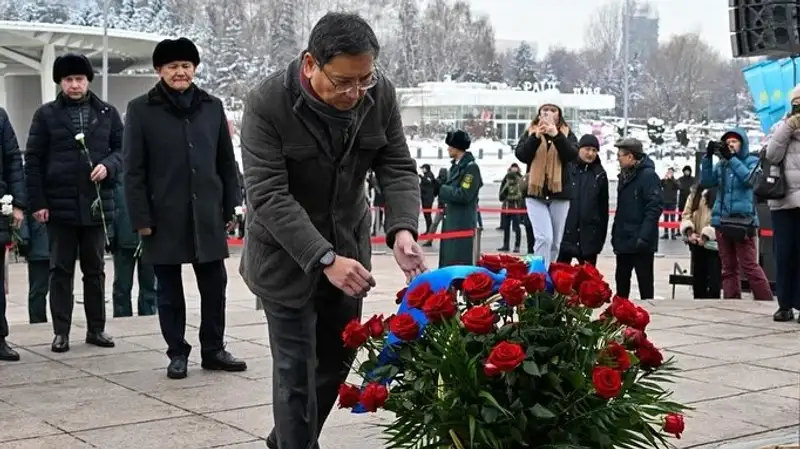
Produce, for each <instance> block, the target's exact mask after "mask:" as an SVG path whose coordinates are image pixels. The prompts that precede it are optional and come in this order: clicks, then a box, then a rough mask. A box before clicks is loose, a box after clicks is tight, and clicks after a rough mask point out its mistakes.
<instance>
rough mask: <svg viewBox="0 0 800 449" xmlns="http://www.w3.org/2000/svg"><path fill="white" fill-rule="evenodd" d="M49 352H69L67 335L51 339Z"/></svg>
mask: <svg viewBox="0 0 800 449" xmlns="http://www.w3.org/2000/svg"><path fill="white" fill-rule="evenodd" d="M50 350H51V351H53V352H67V351H69V335H56V336H55V337H54V338H53V344H51V345H50Z"/></svg>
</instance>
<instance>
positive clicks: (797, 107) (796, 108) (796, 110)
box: [789, 104, 800, 115]
mask: <svg viewBox="0 0 800 449" xmlns="http://www.w3.org/2000/svg"><path fill="white" fill-rule="evenodd" d="M796 114H800V104H793V105H792V112H791V113H790V114H789V115H796Z"/></svg>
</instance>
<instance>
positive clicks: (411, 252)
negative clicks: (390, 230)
mask: <svg viewBox="0 0 800 449" xmlns="http://www.w3.org/2000/svg"><path fill="white" fill-rule="evenodd" d="M393 251H394V260H396V261H397V265H398V266H399V267H400V269H401V270H403V274H405V275H406V283H409V282H411V280H412V279H414V278H415V277H417V276H419V275H420V274H422V273H424V272H425V271H427V270H428V267H426V266H425V254H423V252H422V248H420V247H419V245H418V244H417V242H416V241H415V240H414V236H413V235H411V233H410V232H409V231H406V230H400V231H397V233H396V234H395V237H394V248H393Z"/></svg>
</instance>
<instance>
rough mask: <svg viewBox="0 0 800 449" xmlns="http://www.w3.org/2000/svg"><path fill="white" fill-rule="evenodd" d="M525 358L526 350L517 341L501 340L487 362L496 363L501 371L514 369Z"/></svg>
mask: <svg viewBox="0 0 800 449" xmlns="http://www.w3.org/2000/svg"><path fill="white" fill-rule="evenodd" d="M523 360H525V350H524V349H522V346H521V345H519V344H517V343H509V342H507V341H501V342H500V343H498V344H496V345H495V347H494V348H492V352H490V353H489V358H488V359H486V363H487V364H490V365H494V366H495V367H496V368H497V370H498V371H500V372H501V373H508V372H511V371H514V370H515V369H516V368H517V367H518V366H520V365H522V361H523Z"/></svg>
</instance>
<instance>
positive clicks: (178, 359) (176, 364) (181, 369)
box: [167, 355, 189, 379]
mask: <svg viewBox="0 0 800 449" xmlns="http://www.w3.org/2000/svg"><path fill="white" fill-rule="evenodd" d="M188 364H189V361H188V360H187V358H186V356H183V355H178V356H175V357H173V358H172V359H170V361H169V365H167V377H169V378H170V379H183V378H185V377H186V371H187V369H188Z"/></svg>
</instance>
